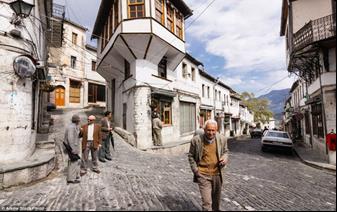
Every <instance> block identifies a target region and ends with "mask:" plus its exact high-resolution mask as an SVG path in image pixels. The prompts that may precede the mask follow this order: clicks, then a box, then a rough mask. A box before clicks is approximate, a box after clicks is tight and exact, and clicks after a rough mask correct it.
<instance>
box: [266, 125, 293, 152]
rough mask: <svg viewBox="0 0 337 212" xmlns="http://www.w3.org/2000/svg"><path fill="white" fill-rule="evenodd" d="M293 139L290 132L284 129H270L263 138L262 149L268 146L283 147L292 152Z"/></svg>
mask: <svg viewBox="0 0 337 212" xmlns="http://www.w3.org/2000/svg"><path fill="white" fill-rule="evenodd" d="M293 145H294V144H293V141H292V140H291V138H290V136H289V134H288V133H287V132H284V131H275V130H268V131H266V132H265V134H264V136H263V137H262V139H261V150H262V151H266V148H268V147H273V148H282V149H287V150H289V151H290V152H292V149H293Z"/></svg>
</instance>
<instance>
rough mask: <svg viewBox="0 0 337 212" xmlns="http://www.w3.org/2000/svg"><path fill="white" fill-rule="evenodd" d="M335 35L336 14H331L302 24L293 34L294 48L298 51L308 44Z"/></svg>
mask: <svg viewBox="0 0 337 212" xmlns="http://www.w3.org/2000/svg"><path fill="white" fill-rule="evenodd" d="M335 36H336V14H331V15H328V16H325V17H322V18H319V19H316V20H313V21H310V22H309V23H307V24H306V25H304V26H303V27H302V28H301V29H300V30H299V31H298V32H296V33H295V34H294V50H295V51H298V50H301V49H303V48H305V47H307V46H308V45H310V44H313V43H315V42H318V41H323V40H326V39H329V38H332V37H335Z"/></svg>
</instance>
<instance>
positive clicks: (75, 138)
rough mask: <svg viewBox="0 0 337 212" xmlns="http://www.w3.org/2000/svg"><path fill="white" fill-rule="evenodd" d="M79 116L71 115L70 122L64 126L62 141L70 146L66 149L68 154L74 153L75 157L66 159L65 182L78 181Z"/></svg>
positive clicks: (79, 161) (79, 153)
mask: <svg viewBox="0 0 337 212" xmlns="http://www.w3.org/2000/svg"><path fill="white" fill-rule="evenodd" d="M79 125H80V117H79V116H78V115H73V116H72V118H71V124H69V126H68V127H67V128H66V131H65V135H64V143H65V145H68V147H70V148H69V149H68V151H71V152H68V154H69V155H70V154H73V155H76V156H77V158H76V159H75V160H74V159H73V158H71V157H69V160H68V171H67V182H68V183H79V182H80V179H81V178H80V164H81V160H80V159H79V158H80V155H81V142H80V137H79V134H80V127H79Z"/></svg>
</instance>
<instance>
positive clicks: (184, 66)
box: [182, 63, 188, 78]
mask: <svg viewBox="0 0 337 212" xmlns="http://www.w3.org/2000/svg"><path fill="white" fill-rule="evenodd" d="M182 74H183V78H187V75H188V72H187V65H186V64H185V63H183V71H182Z"/></svg>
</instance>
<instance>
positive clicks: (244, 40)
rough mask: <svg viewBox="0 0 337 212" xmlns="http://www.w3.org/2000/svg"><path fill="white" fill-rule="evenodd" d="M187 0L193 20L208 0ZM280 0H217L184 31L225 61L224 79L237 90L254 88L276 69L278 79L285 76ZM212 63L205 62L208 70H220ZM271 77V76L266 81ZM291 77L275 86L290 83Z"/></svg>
mask: <svg viewBox="0 0 337 212" xmlns="http://www.w3.org/2000/svg"><path fill="white" fill-rule="evenodd" d="M186 2H187V4H188V5H189V6H190V7H191V8H192V9H193V10H195V11H194V15H193V16H192V17H191V18H190V19H191V20H190V21H193V20H194V18H195V17H197V16H198V15H199V14H200V13H201V11H202V10H203V9H204V8H206V6H207V5H208V4H209V3H210V2H211V0H208V1H206V2H205V1H204V0H186ZM281 3H282V2H281V0H273V1H271V0H226V1H223V0H217V1H215V2H214V3H213V5H211V6H210V7H209V8H208V9H207V11H206V12H205V13H204V14H203V15H202V16H200V18H199V19H198V20H197V21H195V22H194V23H193V24H192V25H191V26H189V28H188V29H187V33H188V34H189V36H191V37H192V38H193V40H197V41H199V42H201V43H202V44H203V45H204V46H205V51H206V52H207V53H208V54H210V55H215V56H218V57H220V58H222V59H223V60H224V61H225V63H224V66H223V67H222V79H224V82H225V83H227V84H229V85H231V86H234V87H235V88H236V89H237V90H241V91H242V90H243V89H250V91H257V90H258V89H257V88H258V87H261V86H262V85H264V86H265V85H266V82H270V83H272V82H273V81H277V78H275V73H274V72H275V70H278V71H277V73H278V74H277V77H280V79H281V78H284V77H285V76H287V72H286V67H285V44H284V42H285V41H284V38H281V37H280V36H279V29H280V14H281V6H282V5H281ZM188 25H189V24H188V23H187V26H188ZM193 53H194V52H193ZM197 54H198V53H197ZM211 67H212V64H207V63H206V69H210V70H208V71H209V72H210V73H212V72H219V71H218V70H213V69H212V68H211ZM279 70H282V71H279ZM253 77H254V79H253ZM270 78H274V80H272V81H269V80H270ZM284 81H285V82H287V80H284ZM291 81H292V80H290V81H288V82H287V83H283V84H282V86H280V85H281V84H280V85H277V86H275V89H278V88H281V87H284V86H287V87H289V86H290V85H291V84H290V85H289V83H290V82H291ZM249 85H253V86H249ZM260 85H261V86H260Z"/></svg>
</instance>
